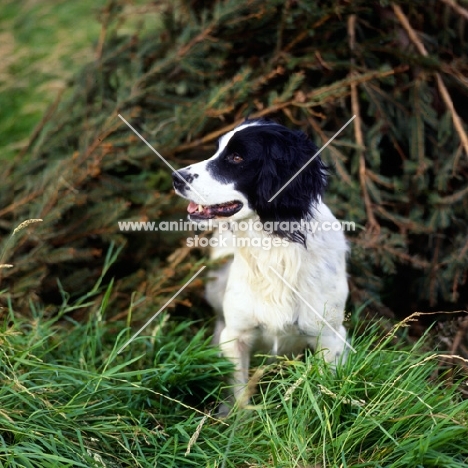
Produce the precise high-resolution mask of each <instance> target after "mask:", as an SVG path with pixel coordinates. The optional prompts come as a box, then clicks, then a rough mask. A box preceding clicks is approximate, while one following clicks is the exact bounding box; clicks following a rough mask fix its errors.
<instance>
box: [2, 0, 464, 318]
mask: <svg viewBox="0 0 468 468" xmlns="http://www.w3.org/2000/svg"><path fill="white" fill-rule="evenodd" d="M99 20H100V21H101V22H102V34H101V39H100V41H99V43H98V44H97V45H96V59H95V60H94V61H93V62H92V63H89V64H87V65H86V66H85V67H84V68H83V70H82V72H81V73H80V74H79V75H77V76H76V77H75V79H74V80H73V82H72V83H70V87H69V90H68V91H67V93H65V94H64V96H63V97H62V99H61V101H60V102H59V103H56V104H55V105H54V107H53V108H52V109H51V110H50V112H49V113H48V114H47V115H46V116H45V117H44V119H43V121H42V122H41V125H40V127H39V128H38V129H37V131H36V132H34V134H33V136H32V138H31V141H30V144H29V145H28V147H27V148H25V149H24V150H23V151H22V153H21V154H20V155H18V158H17V160H16V162H15V163H14V164H11V165H10V166H8V167H4V173H5V174H6V175H5V176H4V177H3V181H2V185H1V187H0V214H1V224H0V230H1V234H2V237H3V239H4V240H3V244H2V247H1V248H5V247H6V244H7V242H8V248H7V249H6V251H5V252H4V258H3V259H2V261H1V262H0V263H8V264H12V265H13V267H12V268H2V269H1V270H0V274H1V280H0V287H1V288H2V289H4V290H5V291H6V292H7V294H4V295H3V297H4V298H7V297H9V298H10V299H11V301H12V303H13V304H14V307H15V308H16V310H18V311H25V310H26V309H27V308H29V304H30V300H31V299H33V300H36V299H39V300H41V301H42V302H44V303H45V304H51V305H53V304H57V303H58V302H60V301H61V300H63V294H65V293H66V294H72V295H75V294H83V293H85V292H87V291H90V290H92V288H93V285H94V284H95V283H96V278H98V277H99V275H100V274H101V269H102V265H103V263H104V258H105V255H106V252H107V251H108V249H109V246H110V245H111V244H112V243H114V244H117V245H118V246H121V247H122V251H121V252H120V255H119V257H118V259H117V261H116V263H115V264H114V267H113V268H112V269H111V271H109V272H108V273H107V275H106V276H105V277H104V278H103V281H104V282H106V281H108V280H109V279H110V278H111V277H114V278H115V287H114V295H113V297H112V300H113V301H114V304H116V305H118V307H116V308H114V309H113V310H114V312H113V313H114V314H115V315H116V316H118V315H119V314H123V313H124V311H125V310H127V307H128V304H129V303H130V301H131V294H132V292H133V291H137V294H138V295H139V296H141V297H144V298H146V302H144V303H143V305H141V310H142V311H143V310H147V308H148V307H151V308H154V307H155V305H158V304H160V303H161V304H162V303H163V302H164V299H165V298H166V296H167V294H168V293H170V292H171V291H175V290H177V289H178V287H179V286H180V283H181V282H182V281H183V280H184V279H186V278H187V277H188V276H187V275H188V274H189V273H190V272H191V271H194V270H193V265H194V264H195V262H197V261H198V260H199V259H200V258H201V253H200V252H199V251H196V250H195V251H190V250H189V249H187V248H186V247H185V246H184V240H183V239H184V236H183V234H182V235H181V234H175V233H165V232H158V233H155V232H152V233H123V232H120V231H119V229H118V225H117V221H118V220H140V221H144V220H152V221H157V220H161V219H179V218H184V217H185V206H184V204H183V202H181V201H179V200H177V199H176V197H175V196H174V194H173V193H172V189H171V179H170V170H169V169H168V168H167V167H166V166H165V165H164V164H163V163H162V162H161V161H160V159H159V158H158V157H157V156H156V155H155V154H154V152H153V151H152V150H150V149H149V148H148V146H146V145H145V144H144V143H143V142H142V141H141V140H140V139H139V138H138V137H137V136H136V135H135V134H134V133H133V132H132V131H131V130H130V129H129V128H128V126H127V125H126V124H125V123H124V122H123V121H122V120H121V119H120V118H119V117H118V115H119V114H121V115H122V116H123V117H124V118H125V119H126V120H128V122H130V123H131V125H132V126H133V127H134V128H135V129H136V130H137V131H138V132H139V133H140V134H141V135H142V136H143V137H144V138H145V139H146V140H147V141H148V142H149V143H150V144H152V145H153V146H154V147H155V148H156V149H157V150H158V151H159V152H160V153H161V154H162V155H163V156H164V157H165V158H166V159H168V160H169V161H170V162H171V164H173V165H174V166H175V167H181V166H183V165H185V164H188V163H190V162H194V161H198V160H201V159H204V158H206V157H208V156H210V155H211V154H212V153H213V151H214V149H215V146H216V140H217V138H218V137H219V136H220V135H221V134H223V133H224V132H226V131H228V130H230V129H232V128H233V127H234V126H236V125H238V124H239V123H240V122H242V120H243V119H245V118H246V117H247V116H249V117H251V118H255V117H268V118H271V119H274V120H276V121H279V122H281V123H283V124H284V125H287V126H290V127H294V128H300V129H302V130H304V131H305V132H306V133H308V134H309V135H310V136H311V137H312V138H313V139H314V140H315V142H316V143H317V145H319V146H321V145H323V144H325V143H326V142H327V141H328V140H329V139H330V138H331V137H332V136H333V135H334V134H335V132H336V131H337V130H338V129H339V128H341V127H342V126H343V124H344V123H345V122H346V121H348V120H349V119H350V117H351V116H353V115H356V117H357V118H356V119H355V120H354V121H353V123H352V124H350V125H349V126H348V127H347V128H346V129H345V130H344V131H343V132H342V133H341V134H340V135H339V136H338V137H337V138H336V139H335V140H334V141H333V142H332V143H331V144H330V145H329V146H328V147H327V149H326V150H324V152H323V154H322V156H323V158H324V160H325V162H326V163H327V164H329V165H330V166H331V167H332V175H331V177H330V186H329V189H328V193H327V199H326V201H327V203H328V204H329V205H330V206H331V208H332V210H333V211H334V212H335V213H336V215H337V216H338V217H339V218H341V219H343V220H348V221H354V222H355V223H356V226H357V230H356V231H355V232H354V233H348V237H349V239H350V245H351V249H352V253H351V256H350V259H349V262H350V283H351V292H352V293H351V301H352V302H353V303H354V304H358V305H360V304H362V303H363V302H365V301H367V300H369V301H371V302H370V303H371V304H373V305H374V306H375V307H376V308H377V309H378V310H380V311H382V312H385V311H388V310H393V312H396V313H406V312H410V311H414V310H427V309H432V310H439V309H441V308H446V309H452V310H454V309H456V308H460V309H461V308H466V303H467V301H468V293H467V273H468V262H467V258H468V237H467V233H468V229H467V228H468V216H467V214H468V182H467V181H468V137H467V125H466V120H467V117H468V111H467V110H468V82H467V78H466V77H467V76H468V53H467V51H468V43H467V41H468V35H467V31H468V8H464V7H463V3H457V2H456V1H455V0H429V1H427V0H416V1H414V0H411V1H409V0H408V1H395V2H387V1H380V2H369V1H365V0H355V1H345V0H321V1H311V0H304V1H297V0H287V1H277V0H272V1H268V2H264V1H256V0H219V1H215V2H204V1H197V0H190V1H189V0H185V1H183V0H179V1H168V0H159V1H155V2H150V1H148V3H147V4H146V5H145V6H144V7H142V6H139V7H135V6H131V5H129V3H128V2H126V1H124V0H115V1H111V2H109V4H108V5H107V7H106V8H104V9H103V10H102V11H101V12H100V14H99ZM28 218H40V219H43V220H44V221H43V222H42V223H40V224H37V225H35V226H30V227H28V228H27V229H25V230H24V232H22V233H19V234H21V235H19V236H17V239H15V240H14V242H10V241H8V239H9V236H10V233H11V232H12V231H13V229H14V227H15V226H17V225H18V224H19V223H20V222H21V221H23V220H25V219H28ZM196 284H198V286H199V285H200V283H199V282H198V283H197V282H195V285H196ZM192 296H193V295H192ZM186 297H187V296H186ZM4 300H5V301H6V299H4ZM134 300H136V299H135V298H134Z"/></svg>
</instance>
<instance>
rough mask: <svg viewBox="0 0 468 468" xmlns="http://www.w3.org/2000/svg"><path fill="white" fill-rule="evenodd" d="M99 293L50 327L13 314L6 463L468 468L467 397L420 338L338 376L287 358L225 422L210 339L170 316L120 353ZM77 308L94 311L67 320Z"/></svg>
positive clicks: (2, 388)
mask: <svg viewBox="0 0 468 468" xmlns="http://www.w3.org/2000/svg"><path fill="white" fill-rule="evenodd" d="M108 259H109V261H111V255H109V256H108ZM110 287H112V286H111V285H110V286H109V288H110ZM97 290H98V288H96V289H95V290H94V291H92V292H91V294H89V295H87V296H86V297H85V298H83V299H81V300H78V301H75V302H73V303H68V302H67V300H66V298H65V296H64V304H63V305H62V308H61V311H60V313H59V314H58V315H57V316H56V317H54V318H47V317H46V316H45V315H44V314H43V313H41V312H40V311H38V310H36V309H35V308H34V307H33V308H32V309H33V310H32V312H33V315H34V318H33V319H24V318H18V317H15V315H14V312H13V311H11V310H10V311H9V313H7V314H6V315H5V316H4V317H5V319H4V321H3V323H2V325H1V328H0V381H1V385H0V464H1V466H3V467H41V468H45V467H75V466H76V467H104V466H105V467H154V466H157V467H178V468H180V467H190V466H193V467H213V468H214V467H264V466H274V467H284V468H286V467H302V468H305V467H402V468H403V467H404V468H407V467H437V468H441V467H451V468H452V467H453V468H455V467H465V466H467V463H468V429H467V422H468V401H464V402H463V401H460V400H458V399H457V393H456V389H455V388H453V387H452V388H449V387H447V386H446V385H445V384H444V382H443V381H440V382H437V381H435V380H434V378H433V375H434V370H435V368H436V367H437V365H438V356H437V354H436V353H429V354H428V353H424V352H422V351H421V343H419V344H417V345H415V346H414V347H413V348H412V349H407V350H404V349H403V350H402V349H395V347H394V345H392V344H391V343H392V342H394V336H395V333H391V334H390V336H388V337H387V338H386V339H384V340H381V341H380V342H379V341H378V340H377V338H375V336H376V332H377V327H371V328H370V329H368V330H367V332H366V333H365V334H363V335H362V336H360V337H359V338H357V339H355V340H354V342H353V345H354V346H355V348H356V349H357V350H358V351H357V353H356V354H353V353H351V354H350V355H349V359H348V361H347V363H346V364H345V365H343V366H340V367H339V368H338V369H337V371H336V373H333V372H332V371H330V369H327V368H325V366H324V364H323V363H322V361H321V360H320V358H319V357H317V356H314V355H313V354H312V353H307V354H306V356H305V357H304V359H301V360H285V359H282V360H279V361H277V362H276V363H274V364H270V365H268V366H265V368H264V374H263V377H262V379H261V382H260V385H259V388H258V391H257V393H256V395H255V396H254V398H253V401H252V403H251V405H250V406H249V407H248V408H247V409H244V410H235V411H234V412H233V413H232V415H231V416H230V417H229V418H228V419H226V420H224V421H220V420H217V419H216V417H215V414H216V413H215V408H216V406H217V404H218V403H219V401H220V394H221V392H222V387H223V376H226V375H227V374H228V373H229V372H230V370H231V366H230V364H229V363H227V362H226V361H225V360H224V359H222V358H220V357H219V355H218V351H217V350H216V349H215V348H213V347H211V346H210V342H209V338H208V334H207V332H206V330H205V329H203V328H200V327H199V325H198V324H196V323H193V322H188V321H185V322H175V321H172V320H170V317H169V316H165V317H162V318H158V319H157V321H156V322H157V323H153V324H152V325H151V326H150V327H149V329H147V330H146V331H145V332H144V335H145V336H139V337H138V338H136V339H135V341H133V342H132V343H131V344H129V345H128V346H127V347H126V348H125V349H124V350H123V352H122V353H121V354H119V355H117V350H118V349H119V347H120V346H121V345H122V344H123V343H124V342H125V341H126V340H127V339H128V338H129V337H131V336H132V331H131V330H130V328H128V327H127V326H126V324H125V323H113V322H106V320H105V318H106V310H107V308H108V304H107V298H108V297H109V294H104V296H103V297H104V299H102V302H100V303H95V301H94V300H93V296H95V293H96V291H97ZM108 291H109V289H108ZM77 308H83V309H85V310H94V311H95V312H94V313H92V314H91V317H90V318H89V320H88V321H87V322H85V323H77V322H74V321H72V320H71V319H69V318H68V319H67V313H69V312H70V311H72V310H74V311H76V310H77ZM102 317H103V319H101V318H102ZM198 432H199V434H198V436H197V433H198ZM189 448H190V450H188V449H189Z"/></svg>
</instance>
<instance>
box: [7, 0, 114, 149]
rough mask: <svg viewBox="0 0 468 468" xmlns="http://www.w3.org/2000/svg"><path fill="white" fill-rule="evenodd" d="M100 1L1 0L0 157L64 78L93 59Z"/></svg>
mask: <svg viewBox="0 0 468 468" xmlns="http://www.w3.org/2000/svg"><path fill="white" fill-rule="evenodd" d="M105 3H106V0H96V1H88V0H85V1H79V2H70V1H67V0H54V1H36V0H3V1H2V2H1V5H0V109H1V112H0V158H10V157H12V156H13V155H14V154H15V152H16V151H17V150H18V149H19V148H21V147H22V146H24V144H25V143H26V142H27V141H28V137H29V136H30V134H31V131H32V129H33V128H34V127H35V126H36V125H37V124H38V123H39V122H40V120H41V117H42V115H43V113H44V112H45V110H46V109H47V107H48V106H49V105H50V104H51V103H53V102H54V100H55V99H56V97H57V95H58V93H60V91H61V90H62V89H63V88H64V86H65V84H66V82H67V80H68V79H70V78H71V77H72V76H73V73H74V72H75V71H76V70H77V69H78V68H79V67H80V66H81V65H82V64H83V63H85V62H87V61H90V60H92V59H93V54H94V52H93V48H94V45H95V44H96V43H97V41H98V38H99V31H100V24H99V22H98V21H97V18H96V16H97V10H98V8H99V7H100V6H103V5H104V4H105Z"/></svg>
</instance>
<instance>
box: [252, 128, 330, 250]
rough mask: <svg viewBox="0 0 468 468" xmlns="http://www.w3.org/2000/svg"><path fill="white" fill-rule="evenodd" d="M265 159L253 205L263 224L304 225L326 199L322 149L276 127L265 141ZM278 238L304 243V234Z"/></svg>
mask: <svg viewBox="0 0 468 468" xmlns="http://www.w3.org/2000/svg"><path fill="white" fill-rule="evenodd" d="M263 151H264V154H263V157H262V158H261V159H262V162H263V164H262V166H261V167H260V170H259V174H258V178H257V181H256V182H257V183H256V188H255V191H256V194H255V196H254V197H251V199H250V201H251V202H252V204H253V208H254V209H255V211H256V212H257V213H258V215H259V216H260V220H261V221H262V222H266V221H276V222H277V223H280V222H281V221H287V222H290V223H291V222H293V221H294V222H299V223H300V222H301V221H304V222H306V221H308V220H310V218H311V215H312V213H311V208H313V206H314V204H315V203H317V202H318V201H319V200H320V198H321V197H322V195H323V191H324V189H325V186H326V175H327V167H326V166H325V164H324V163H323V162H322V160H321V159H320V156H315V155H316V153H317V151H318V148H317V147H316V146H315V144H314V143H313V142H312V141H311V140H310V139H309V138H307V136H306V135H305V134H304V133H303V132H300V131H291V130H289V129H287V128H286V127H282V126H279V125H278V126H274V127H273V129H272V130H270V131H268V135H267V137H266V138H264V139H263ZM276 234H278V235H279V236H282V237H287V238H290V239H291V240H294V241H299V242H304V241H305V236H304V234H303V233H302V232H300V231H297V230H294V231H291V230H289V231H287V230H286V231H285V230H284V229H278V230H277V232H276Z"/></svg>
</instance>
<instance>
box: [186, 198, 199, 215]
mask: <svg viewBox="0 0 468 468" xmlns="http://www.w3.org/2000/svg"><path fill="white" fill-rule="evenodd" d="M187 211H188V212H189V213H190V214H192V213H195V211H198V205H197V204H196V203H194V202H193V201H191V202H190V203H189V206H187Z"/></svg>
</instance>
